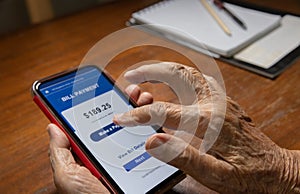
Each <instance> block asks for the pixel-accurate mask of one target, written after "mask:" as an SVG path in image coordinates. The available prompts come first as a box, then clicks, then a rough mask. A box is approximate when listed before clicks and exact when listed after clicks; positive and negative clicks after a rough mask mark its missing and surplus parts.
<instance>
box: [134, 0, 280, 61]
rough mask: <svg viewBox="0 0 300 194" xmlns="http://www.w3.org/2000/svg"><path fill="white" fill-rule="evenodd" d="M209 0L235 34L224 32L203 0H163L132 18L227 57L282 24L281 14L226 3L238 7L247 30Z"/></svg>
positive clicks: (233, 8) (237, 13)
mask: <svg viewBox="0 0 300 194" xmlns="http://www.w3.org/2000/svg"><path fill="white" fill-rule="evenodd" d="M208 3H210V4H211V7H212V8H214V9H215V10H216V11H217V13H218V14H219V17H220V18H221V19H222V20H223V21H224V23H225V24H226V25H227V26H228V28H229V29H230V30H231V33H232V35H231V36H228V35H227V34H226V33H224V31H223V30H222V29H221V28H220V26H219V25H218V24H217V23H216V21H215V20H214V18H213V17H212V16H211V15H210V14H209V12H208V11H207V10H206V9H205V7H204V6H203V5H202V3H201V2H200V0H167V1H161V2H159V3H157V4H154V5H152V6H150V7H147V8H145V9H143V10H141V11H138V12H135V13H133V14H132V18H133V19H134V20H135V23H139V24H154V25H153V26H152V27H153V29H154V30H158V31H161V32H164V33H166V34H167V35H168V36H171V35H172V36H174V39H181V40H182V41H185V42H189V43H191V44H194V45H196V46H199V47H203V48H207V49H208V50H210V51H212V52H214V53H216V54H219V55H222V56H226V57H231V56H232V55H233V54H235V53H236V52H237V51H239V50H240V49H241V48H243V47H245V46H247V45H248V44H250V43H251V42H253V41H255V40H257V39H258V38H259V37H261V36H263V35H264V34H266V33H268V32H270V31H271V30H272V29H274V28H276V27H277V26H279V24H280V18H281V17H280V16H279V15H274V14H269V13H265V12H260V11H257V10H253V9H248V8H244V7H240V6H236V5H233V4H228V3H227V4H226V7H228V9H231V10H234V13H236V15H238V16H239V18H241V19H242V20H243V21H244V23H246V25H247V30H244V29H242V28H241V27H240V26H239V25H237V24H236V23H235V22H234V21H233V20H232V18H230V17H228V15H227V14H226V13H225V12H224V11H222V10H218V9H219V8H217V7H216V6H215V5H214V4H213V3H212V1H208Z"/></svg>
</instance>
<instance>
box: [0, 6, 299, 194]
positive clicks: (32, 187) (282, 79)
mask: <svg viewBox="0 0 300 194" xmlns="http://www.w3.org/2000/svg"><path fill="white" fill-rule="evenodd" d="M153 2H154V0H142V1H141V0H127V1H117V2H115V3H110V4H107V5H103V6H100V7H96V8H93V9H90V10H87V11H83V12H81V13H78V14H75V15H71V16H67V17H64V18H61V19H57V20H53V21H50V22H47V23H44V24H40V25H36V26H33V27H29V28H27V29H24V30H20V31H18V32H15V33H12V34H10V35H6V36H4V37H1V38H0V67H1V71H0V88H1V95H0V110H1V114H0V121H1V123H0V142H1V146H0V162H1V169H0V180H1V181H0V192H1V193H55V192H56V190H55V187H54V184H53V180H52V172H51V168H50V164H49V161H48V160H49V159H48V153H47V152H48V141H49V140H48V135H47V132H46V130H45V127H46V125H47V124H48V123H49V121H48V120H47V118H46V117H45V116H44V115H43V114H42V112H41V111H40V110H39V109H38V108H37V106H36V105H35V104H34V103H33V102H32V99H31V95H30V87H31V84H32V82H33V81H35V80H36V79H39V78H42V77H45V76H48V75H51V74H53V73H57V72H59V71H62V70H66V69H68V68H70V67H76V66H78V65H79V63H80V61H81V59H82V58H83V57H84V55H85V53H86V52H87V51H88V50H89V49H90V48H91V47H92V46H93V45H94V44H95V43H96V42H97V41H99V40H100V39H101V38H103V37H105V36H106V35H109V34H110V33H112V32H115V31H117V30H119V29H122V28H124V27H125V22H126V20H127V19H128V18H129V16H130V13H132V12H133V11H136V10H138V9H140V8H143V7H145V6H147V5H149V4H151V3H153ZM250 2H256V3H258V4H260V5H263V6H265V5H268V6H271V7H273V8H277V9H285V10H287V11H290V12H293V13H298V14H300V4H299V0H288V1H280V0H276V1H275V0H272V1H271V0H269V1H263V2H265V3H263V2H260V1H258V0H251V1H250ZM283 2H284V4H282V3H283ZM145 36H147V38H149V40H153V42H154V43H155V42H160V41H162V42H163V40H160V39H157V38H154V37H150V36H148V35H145ZM138 40H141V37H137V41H138ZM121 44H122V43H121V42H115V44H112V45H111V47H110V48H107V50H104V51H103V53H102V54H103V55H105V54H106V53H109V52H113V50H114V48H118V46H120V45H121ZM166 44H169V43H166ZM187 52H190V53H192V54H193V55H197V56H198V57H199V58H200V59H202V60H203V61H204V62H205V60H206V56H203V55H201V54H199V53H195V52H193V51H190V50H187ZM144 59H158V60H168V61H169V60H174V61H177V62H182V63H189V62H188V60H186V59H185V58H184V57H182V56H181V55H179V54H176V53H174V52H172V51H168V50H166V49H162V48H159V47H155V46H153V47H151V48H150V47H147V48H143V47H140V48H133V49H129V50H128V51H126V52H124V53H121V54H120V55H118V56H117V57H116V58H115V59H114V60H113V61H112V62H111V63H110V65H109V66H108V70H109V71H110V72H111V74H112V76H113V77H115V78H118V76H119V75H120V73H122V72H123V71H124V70H125V69H126V68H128V67H129V66H130V65H131V64H134V63H136V62H139V61H141V60H144ZM217 63H218V65H219V68H220V71H221V72H222V74H223V79H224V82H225V84H226V90H227V94H228V95H229V96H231V97H232V98H233V99H235V100H236V101H238V102H239V104H240V105H241V106H242V107H244V109H245V110H246V111H247V112H248V114H249V115H251V117H252V118H253V119H254V121H255V122H256V124H257V126H259V127H260V129H261V130H262V131H263V132H264V133H266V134H267V135H268V136H269V137H270V138H271V139H273V140H274V141H275V142H276V143H277V144H279V145H280V146H282V147H285V148H288V149H300V130H299V129H300V119H299V115H300V60H298V61H296V62H295V63H294V64H293V65H292V66H291V67H289V68H288V69H287V70H286V71H285V72H284V73H283V74H282V75H280V76H279V77H278V78H277V79H275V80H270V79H266V78H264V77H261V76H258V75H256V74H253V73H250V72H248V71H245V70H242V69H239V68H236V67H233V66H231V65H228V64H226V63H223V62H220V61H217ZM144 88H145V89H148V90H150V91H151V92H153V93H154V95H155V98H156V99H157V100H171V101H172V100H174V99H173V97H172V95H171V93H170V92H165V93H164V94H161V92H159V91H160V90H161V89H165V88H166V87H165V86H163V85H161V86H157V87H153V86H151V85H145V86H144Z"/></svg>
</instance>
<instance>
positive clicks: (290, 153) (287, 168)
mask: <svg viewBox="0 0 300 194" xmlns="http://www.w3.org/2000/svg"><path fill="white" fill-rule="evenodd" d="M283 155H284V157H283V159H284V160H283V161H284V167H283V168H282V170H281V173H280V183H281V184H283V187H282V190H281V191H280V192H282V193H300V151H295V150H287V149H283Z"/></svg>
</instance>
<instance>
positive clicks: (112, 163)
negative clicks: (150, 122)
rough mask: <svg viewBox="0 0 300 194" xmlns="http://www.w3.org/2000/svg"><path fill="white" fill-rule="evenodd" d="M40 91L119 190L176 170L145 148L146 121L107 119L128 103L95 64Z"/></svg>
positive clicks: (152, 182)
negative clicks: (138, 123)
mask: <svg viewBox="0 0 300 194" xmlns="http://www.w3.org/2000/svg"><path fill="white" fill-rule="evenodd" d="M41 92H42V94H44V95H45V97H46V98H47V99H48V100H49V102H50V103H51V104H52V105H53V106H54V107H55V108H56V109H57V111H58V112H59V113H60V114H61V115H62V117H63V118H64V119H65V121H67V122H68V123H69V125H70V126H71V128H72V129H73V130H74V133H75V134H76V135H77V136H78V137H79V138H80V139H81V140H82V142H83V143H84V144H85V145H86V147H87V148H88V149H89V150H90V151H91V153H92V154H93V155H94V156H95V158H96V159H97V160H98V161H99V162H100V163H101V165H102V166H103V167H104V168H105V169H106V171H107V172H108V173H109V174H110V176H111V177H112V178H113V179H114V180H115V181H116V183H117V184H118V185H119V186H120V187H121V189H122V190H123V191H124V192H125V193H145V192H147V191H149V190H150V189H152V188H153V187H154V186H156V185H157V184H158V183H160V182H161V181H163V180H164V179H165V178H167V177H169V176H170V175H172V174H173V173H174V172H176V171H177V169H176V168H174V167H172V166H169V165H167V164H165V163H162V162H161V161H159V160H157V159H155V158H153V157H151V156H150V155H149V154H148V153H147V152H146V151H145V142H146V140H147V138H148V137H149V136H151V135H152V134H154V133H155V130H154V129H153V128H152V127H150V126H137V127H121V126H118V125H115V124H114V123H113V122H112V119H113V116H114V114H117V113H124V112H126V111H129V110H130V109H132V108H133V107H132V106H131V105H130V104H129V103H128V101H127V100H126V99H125V98H123V97H122V95H121V94H120V93H119V91H118V90H115V89H114V86H113V85H112V84H111V83H110V82H109V81H108V80H107V79H106V78H105V77H104V76H102V75H100V72H99V70H98V69H96V68H92V67H86V68H84V69H83V70H81V71H80V73H77V75H76V76H75V77H74V75H69V76H66V77H64V78H60V80H58V81H57V82H56V83H53V84H51V83H50V84H47V85H45V86H41Z"/></svg>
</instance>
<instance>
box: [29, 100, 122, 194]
mask: <svg viewBox="0 0 300 194" xmlns="http://www.w3.org/2000/svg"><path fill="white" fill-rule="evenodd" d="M33 101H34V102H35V103H36V104H37V105H38V107H39V108H40V109H41V110H42V111H43V113H44V114H45V115H46V116H47V118H48V119H49V120H50V121H51V122H52V123H54V124H56V125H57V126H58V127H59V128H60V129H61V130H62V131H63V132H64V133H65V134H66V136H67V138H68V139H69V141H70V145H71V148H72V150H73V151H74V153H75V154H76V155H77V156H78V158H79V159H80V160H81V161H82V163H83V164H84V165H85V167H86V168H88V169H89V170H90V172H91V173H92V174H93V175H94V176H95V177H97V178H98V179H99V180H101V181H103V182H104V183H105V185H106V186H108V187H109V189H110V190H111V191H112V192H113V193H117V192H116V191H115V189H114V188H113V187H112V185H111V184H110V183H109V182H108V181H107V180H106V179H105V178H104V177H103V176H102V175H101V173H100V172H99V171H98V170H97V169H96V167H95V166H94V165H93V164H92V162H91V161H90V160H89V159H88V157H87V156H86V155H85V154H84V153H83V152H82V150H81V149H80V148H79V146H78V145H77V144H76V143H75V142H74V140H73V139H72V138H71V137H70V135H69V134H68V133H67V132H66V131H65V129H64V128H63V127H62V126H61V124H60V123H59V122H58V121H57V119H56V118H55V117H54V116H53V115H52V114H51V112H50V111H49V110H48V109H47V107H46V106H45V105H44V104H43V102H42V101H41V100H40V99H39V98H38V96H36V95H34V97H33Z"/></svg>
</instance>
